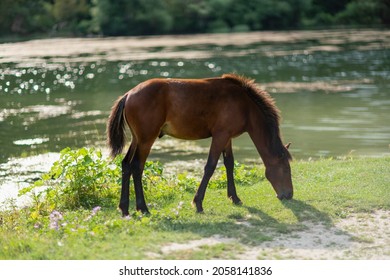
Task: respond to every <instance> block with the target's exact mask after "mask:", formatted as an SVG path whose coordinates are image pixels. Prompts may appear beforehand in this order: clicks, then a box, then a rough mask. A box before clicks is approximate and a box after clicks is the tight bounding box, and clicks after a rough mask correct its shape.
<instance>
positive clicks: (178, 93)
mask: <svg viewBox="0 0 390 280" xmlns="http://www.w3.org/2000/svg"><path fill="white" fill-rule="evenodd" d="M242 91H243V89H242V87H240V86H239V85H237V84H235V83H232V82H231V81H229V80H226V79H223V78H209V79H151V80H148V81H145V82H143V83H141V84H139V85H138V86H137V87H135V88H134V89H132V90H131V91H130V92H129V96H128V100H127V103H129V105H128V108H127V111H126V115H129V117H130V118H132V120H133V121H136V122H139V123H143V126H146V125H148V126H151V125H154V126H159V129H160V135H164V134H168V135H171V136H173V137H177V138H182V139H202V138H207V137H210V136H212V135H213V134H214V133H215V131H216V130H221V129H224V130H226V132H227V133H229V134H232V136H236V135H239V134H241V133H242V132H243V131H244V130H245V124H246V119H247V113H248V97H247V96H246V94H243V92H242ZM130 121H131V120H130ZM128 122H129V120H128Z"/></svg>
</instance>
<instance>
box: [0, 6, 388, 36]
mask: <svg viewBox="0 0 390 280" xmlns="http://www.w3.org/2000/svg"><path fill="white" fill-rule="evenodd" d="M389 23H390V0H277V1H276V0H251V1H247V0H35V1H31V0H1V2H0V36H1V37H3V39H4V38H5V37H7V38H12V37H13V36H14V37H21V36H22V37H23V36H30V37H31V36H40V37H42V36H89V35H92V36H95V35H103V36H118V35H153V34H191V33H206V32H210V33H213V32H241V31H253V30H280V29H305V28H332V27H338V26H354V27H356V26H365V27H367V26H375V27H377V26H382V25H384V26H386V25H388V24H389Z"/></svg>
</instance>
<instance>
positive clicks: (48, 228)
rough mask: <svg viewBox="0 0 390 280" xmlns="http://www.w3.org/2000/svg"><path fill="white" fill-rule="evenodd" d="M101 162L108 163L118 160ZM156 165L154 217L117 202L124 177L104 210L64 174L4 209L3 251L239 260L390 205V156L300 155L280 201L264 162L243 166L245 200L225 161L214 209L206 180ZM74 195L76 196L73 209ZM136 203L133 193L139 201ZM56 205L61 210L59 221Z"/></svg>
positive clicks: (3, 254)
mask: <svg viewBox="0 0 390 280" xmlns="http://www.w3.org/2000/svg"><path fill="white" fill-rule="evenodd" d="M68 152H69V151H68ZM83 153H85V151H83ZM84 156H85V154H84ZM88 157H89V158H88V162H85V158H83V159H82V163H83V164H85V163H88V164H90V163H91V160H92V159H93V158H94V157H93V156H91V155H88ZM98 161H99V159H98ZM98 163H99V168H107V167H108V166H110V165H109V163H107V164H105V163H102V162H101V161H99V162H98ZM57 168H58V166H57ZM93 168H94V167H91V168H90V169H93ZM110 168H111V170H112V169H113V168H112V166H110ZM148 168H149V169H147V171H146V173H147V174H148V176H149V177H150V178H151V179H148V180H147V181H145V187H146V198H147V202H148V203H149V209H150V210H151V215H148V216H143V215H141V214H140V213H137V212H135V211H134V210H133V211H132V212H131V213H132V214H131V216H130V218H129V219H125V218H122V217H121V215H120V213H119V212H118V210H117V209H116V205H117V203H118V201H116V200H117V199H116V198H115V199H113V198H112V194H113V192H114V193H116V194H117V195H118V198H119V186H118V183H117V182H114V183H113V184H112V185H110V187H111V188H112V191H113V192H112V191H110V192H109V193H108V194H107V191H106V190H104V192H97V193H94V194H92V195H93V198H94V199H92V200H91V201H92V202H94V203H98V205H99V206H100V207H101V208H100V209H98V208H95V209H94V210H93V206H92V205H89V204H88V206H85V205H82V204H74V203H73V202H74V199H71V198H70V197H69V194H68V193H61V191H60V190H59V189H58V185H61V186H62V188H66V186H64V185H63V184H62V183H63V182H62V183H61V182H59V181H58V180H65V179H64V178H65V177H66V176H65V177H64V178H62V177H61V176H58V177H57V178H56V180H57V181H56V182H57V184H55V186H54V185H53V186H52V187H51V191H52V192H54V193H55V195H53V193H51V195H49V196H48V197H47V198H43V196H42V197H40V198H39V200H38V198H36V200H37V201H36V203H35V204H34V205H33V206H31V207H27V208H23V209H16V208H11V209H10V210H7V211H3V212H0V226H1V227H0V248H1V250H0V259H154V258H157V259H215V258H217V259H235V258H236V257H237V256H238V254H240V253H242V252H243V250H244V248H245V247H248V246H256V245H259V244H261V243H262V242H265V241H269V240H272V239H273V238H275V237H276V236H279V235H280V234H282V235H283V234H294V233H295V232H299V231H301V230H304V229H305V227H306V225H305V223H306V222H308V221H310V222H312V223H321V224H325V225H327V226H329V227H330V226H332V225H333V224H334V223H335V221H337V220H339V219H343V218H346V217H348V215H350V214H351V213H361V212H371V211H374V210H377V209H386V210H389V209H390V191H389V187H390V158H389V157H384V158H358V159H345V160H334V159H322V160H318V161H311V162H308V161H296V162H292V172H293V182H294V187H295V196H294V199H293V200H291V201H286V202H281V201H279V200H278V199H276V197H275V193H274V191H273V189H272V187H271V185H270V184H269V183H268V181H266V180H265V179H264V175H263V174H264V169H263V168H262V167H258V168H254V169H253V168H249V167H247V166H242V165H240V166H238V167H237V168H236V169H237V171H236V177H237V178H238V179H237V190H238V194H239V196H240V198H241V200H242V201H243V205H242V206H235V205H233V204H232V203H231V202H230V201H229V200H228V199H227V198H226V188H225V185H224V183H223V182H224V175H223V170H222V169H221V170H219V171H218V174H216V175H215V176H214V177H213V178H212V180H213V182H212V184H211V185H210V187H209V188H208V190H207V192H206V197H205V201H204V209H205V213H204V214H197V213H195V209H194V208H192V207H191V204H190V202H191V200H192V198H193V195H194V193H195V187H196V184H195V182H197V179H196V180H194V178H189V176H188V175H187V176H183V175H181V176H176V177H170V178H166V177H164V179H163V180H161V179H159V178H160V177H161V176H163V175H162V167H161V165H158V164H151V163H150V164H149V166H148ZM87 169H88V168H87ZM57 171H58V170H57ZM73 171H74V170H73ZM95 171H96V170H93V172H95ZM80 172H86V171H85V170H84V171H80ZM115 172H116V171H115ZM103 174H104V172H103ZM57 175H58V174H57ZM64 175H66V172H64ZM85 175H86V176H87V174H85ZM102 176H103V175H102ZM61 178H62V179H61ZM46 179H47V180H52V178H48V177H46ZM41 183H42V182H40V183H39V184H38V185H40V184H41ZM46 183H47V182H46ZM73 183H74V182H73ZM84 183H85V182H84ZM86 183H88V182H86ZM102 184H108V183H107V182H103V183H102ZM79 187H85V186H81V185H80V186H79ZM72 188H73V189H72V191H75V188H78V187H75V185H72ZM27 192H32V190H30V189H29V190H27ZM61 195H63V196H61ZM47 200H49V201H47ZM64 201H71V202H72V203H73V205H72V207H67V205H66V203H64ZM60 202H61V203H60ZM133 202H134V197H133V195H132V196H131V205H130V207H131V209H134V208H135V207H134V204H133ZM95 206H97V205H95ZM53 211H58V212H59V213H60V215H61V217H60V218H59V219H57V224H56V225H53V223H55V218H53ZM56 213H57V212H56ZM50 215H52V218H50ZM58 217H59V216H57V218H58ZM217 235H218V236H220V237H224V238H231V242H228V243H220V244H216V245H202V246H201V247H200V248H199V249H198V250H191V249H186V250H179V251H171V252H168V253H166V254H163V253H162V251H161V250H162V247H163V246H166V245H167V244H170V243H183V244H186V243H188V242H190V241H192V240H199V239H202V238H209V237H214V236H217Z"/></svg>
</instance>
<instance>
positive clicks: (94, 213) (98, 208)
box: [92, 206, 102, 215]
mask: <svg viewBox="0 0 390 280" xmlns="http://www.w3.org/2000/svg"><path fill="white" fill-rule="evenodd" d="M100 209H102V207H100V206H96V207H95V208H93V209H92V214H93V215H96V213H97V212H99V211H100Z"/></svg>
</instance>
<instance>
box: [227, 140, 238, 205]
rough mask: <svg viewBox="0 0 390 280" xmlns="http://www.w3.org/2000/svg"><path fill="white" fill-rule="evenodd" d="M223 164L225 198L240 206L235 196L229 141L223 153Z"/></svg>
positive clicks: (231, 152)
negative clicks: (225, 180)
mask: <svg viewBox="0 0 390 280" xmlns="http://www.w3.org/2000/svg"><path fill="white" fill-rule="evenodd" d="M223 162H224V165H225V168H226V177H227V196H228V198H229V199H231V200H232V202H233V203H234V204H236V205H241V204H242V202H241V200H240V199H239V198H238V196H237V192H236V185H235V184H234V174H233V173H234V157H233V150H232V142H231V141H229V143H228V144H227V145H226V148H225V150H224V151H223Z"/></svg>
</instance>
